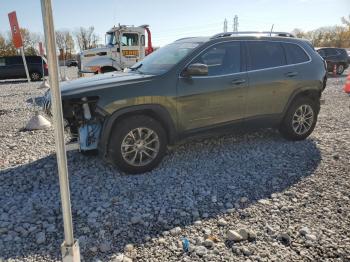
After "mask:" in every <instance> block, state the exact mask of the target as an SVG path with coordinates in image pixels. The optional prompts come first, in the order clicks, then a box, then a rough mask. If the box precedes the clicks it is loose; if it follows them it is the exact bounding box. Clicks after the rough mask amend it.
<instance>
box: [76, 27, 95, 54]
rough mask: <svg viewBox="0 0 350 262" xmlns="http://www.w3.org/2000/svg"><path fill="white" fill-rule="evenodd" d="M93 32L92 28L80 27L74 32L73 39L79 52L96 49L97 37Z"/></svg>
mask: <svg viewBox="0 0 350 262" xmlns="http://www.w3.org/2000/svg"><path fill="white" fill-rule="evenodd" d="M94 30H95V28H94V27H93V26H90V27H89V28H84V27H80V28H79V29H78V30H77V31H76V32H75V38H76V41H77V43H78V46H79V49H80V50H81V51H82V50H86V49H91V48H95V47H97V44H98V41H99V37H98V35H97V34H95V33H94Z"/></svg>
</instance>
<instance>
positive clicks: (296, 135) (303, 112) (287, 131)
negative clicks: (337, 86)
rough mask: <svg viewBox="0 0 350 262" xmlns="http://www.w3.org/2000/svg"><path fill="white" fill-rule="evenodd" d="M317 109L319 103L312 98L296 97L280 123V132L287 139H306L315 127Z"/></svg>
mask: <svg viewBox="0 0 350 262" xmlns="http://www.w3.org/2000/svg"><path fill="white" fill-rule="evenodd" d="M318 111H319V104H318V103H317V102H315V101H314V100H313V99H311V98H308V97H303V98H300V99H297V100H296V101H295V102H293V104H292V105H291V106H290V107H289V109H288V111H287V113H286V115H285V117H284V119H283V121H282V123H281V125H280V128H279V131H280V133H281V134H282V136H283V137H285V138H286V139H288V140H303V139H306V138H307V137H308V136H309V135H310V134H311V133H312V131H313V130H314V128H315V125H316V122H317V115H318Z"/></svg>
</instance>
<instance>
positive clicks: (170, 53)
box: [45, 33, 326, 173]
mask: <svg viewBox="0 0 350 262" xmlns="http://www.w3.org/2000/svg"><path fill="white" fill-rule="evenodd" d="M325 81H326V69H325V63H324V61H323V59H322V58H321V57H320V56H319V55H318V54H317V52H315V50H314V49H313V47H312V45H311V44H310V43H309V42H307V41H305V40H302V39H296V38H293V37H286V36H280V35H279V36H275V35H274V36H271V35H268V34H267V35H255V34H249V35H242V34H234V33H225V34H218V35H215V36H213V37H211V38H209V37H208V38H203V37H193V38H185V39H180V40H177V41H175V42H174V43H172V44H169V45H167V46H165V47H163V48H160V49H159V50H157V51H156V52H154V53H152V54H151V55H149V56H147V57H146V58H145V59H144V60H143V61H141V62H139V63H137V64H135V65H134V66H133V67H131V68H130V69H129V71H128V72H114V73H107V74H102V75H97V76H94V77H92V78H81V79H78V80H73V81H68V82H65V83H62V85H61V94H62V104H63V114H64V118H65V120H66V122H67V125H68V127H69V128H70V132H71V133H72V135H73V136H76V137H77V138H78V141H79V144H80V150H81V151H82V152H87V151H90V150H95V151H96V150H98V152H99V153H100V154H101V155H102V156H103V157H104V158H105V159H107V160H108V161H110V162H111V163H113V164H115V165H116V166H117V167H118V168H119V169H120V170H122V171H124V172H127V173H143V172H146V171H150V170H152V169H153V168H154V167H156V166H157V165H158V164H159V162H160V161H161V159H162V158H163V156H164V155H165V153H166V149H167V146H168V145H169V144H174V143H176V141H178V140H180V139H183V138H185V137H188V136H192V135H196V134H199V133H203V132H209V131H220V130H221V131H222V130H225V131H227V130H235V129H237V128H240V127H246V126H253V127H274V128H277V129H278V130H279V131H280V133H281V134H282V135H283V136H284V137H285V138H286V139H290V140H302V139H305V138H307V137H308V136H309V135H310V134H311V132H312V131H313V129H314V127H315V125H316V121H317V115H318V113H319V110H320V97H321V92H322V90H323V89H324V86H325ZM49 105H50V98H49V95H47V100H46V103H45V107H46V108H49ZM228 127H233V129H231V128H230V129H227V128H228Z"/></svg>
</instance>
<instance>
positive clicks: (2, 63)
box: [0, 58, 6, 66]
mask: <svg viewBox="0 0 350 262" xmlns="http://www.w3.org/2000/svg"><path fill="white" fill-rule="evenodd" d="M5 65H6V64H5V58H0V66H5Z"/></svg>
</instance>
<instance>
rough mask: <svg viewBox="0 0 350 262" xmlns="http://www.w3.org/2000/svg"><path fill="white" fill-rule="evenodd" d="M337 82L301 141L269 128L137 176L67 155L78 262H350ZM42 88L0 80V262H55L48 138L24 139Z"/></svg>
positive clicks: (344, 112) (56, 230) (199, 145)
mask: <svg viewBox="0 0 350 262" xmlns="http://www.w3.org/2000/svg"><path fill="white" fill-rule="evenodd" d="M68 76H69V77H70V78H73V77H74V76H76V71H74V69H69V70H68ZM344 80H345V75H344V77H341V78H337V79H334V78H330V79H329V81H328V85H327V89H326V91H325V92H324V98H325V99H326V104H325V105H323V106H322V109H321V112H320V115H319V120H318V124H317V126H316V129H315V131H314V133H313V134H312V135H311V136H310V138H308V139H307V140H305V141H300V142H288V141H286V140H284V139H282V138H281V137H280V136H279V135H278V133H276V132H274V131H271V130H263V131H260V132H254V133H245V134H244V133H239V134H236V135H228V136H222V137H219V138H210V139H201V140H192V141H188V142H187V143H183V144H181V145H178V146H176V147H174V148H172V149H170V150H169V153H168V155H167V156H166V157H165V159H164V161H163V162H162V164H161V165H160V167H159V168H157V169H156V170H154V171H153V172H150V173H148V174H144V175H137V176H131V175H121V174H120V173H119V172H118V171H117V170H115V169H114V168H112V167H111V166H110V165H106V164H105V163H104V162H103V161H102V160H101V159H99V158H98V157H93V156H83V155H81V154H79V153H78V152H77V151H69V152H68V166H69V172H70V185H71V195H72V196H71V200H72V211H73V220H74V233H75V236H76V237H77V238H79V243H80V248H81V255H82V257H83V260H84V261H114V262H117V261H350V251H349V250H350V232H349V228H350V201H349V200H350V172H349V171H350V167H349V163H350V154H349V148H350V139H349V136H350V128H349V122H350V114H349V113H350V112H349V104H350V97H348V96H347V95H345V94H344V93H343V91H342V82H343V81H344ZM39 85H40V83H32V84H27V83H25V82H17V81H16V82H15V81H14V82H4V81H2V82H0V123H1V126H0V138H1V144H0V169H1V170H0V193H1V194H0V257H2V258H0V261H2V260H4V261H59V260H60V251H59V250H60V249H59V247H60V244H61V243H62V241H63V226H62V216H61V209H60V195H59V186H58V177H57V172H56V158H55V154H54V150H55V147H54V136H53V130H52V129H49V130H46V131H35V132H25V131H23V127H24V126H25V124H26V122H27V121H28V120H29V118H30V117H31V116H32V115H33V112H34V109H33V107H32V106H31V103H30V99H31V97H32V96H33V97H40V96H41V95H42V94H43V93H44V91H45V90H42V89H38V86H39ZM183 244H185V245H184V246H183ZM187 244H188V245H187Z"/></svg>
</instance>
